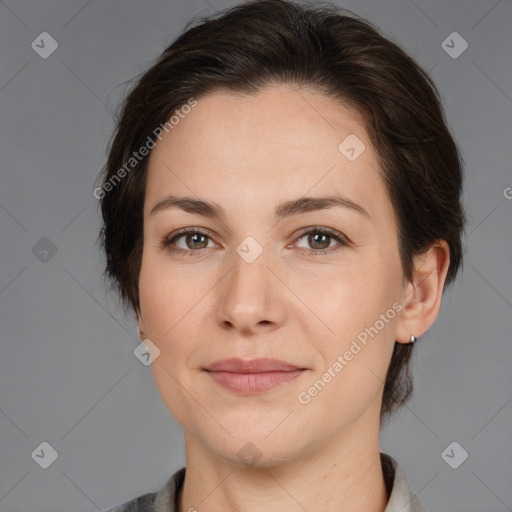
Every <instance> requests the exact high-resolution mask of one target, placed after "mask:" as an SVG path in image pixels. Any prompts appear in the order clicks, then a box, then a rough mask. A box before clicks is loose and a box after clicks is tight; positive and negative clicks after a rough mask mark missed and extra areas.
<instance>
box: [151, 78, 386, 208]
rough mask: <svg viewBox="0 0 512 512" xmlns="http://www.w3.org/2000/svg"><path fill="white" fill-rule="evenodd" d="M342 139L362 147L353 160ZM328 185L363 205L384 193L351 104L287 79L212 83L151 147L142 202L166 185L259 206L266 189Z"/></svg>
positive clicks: (326, 189)
mask: <svg viewBox="0 0 512 512" xmlns="http://www.w3.org/2000/svg"><path fill="white" fill-rule="evenodd" d="M347 138H348V139H347ZM347 140H348V141H349V144H348V146H353V147H354V148H355V151H356V152H357V153H359V152H360V151H361V150H362V148H363V147H364V150H362V152H361V153H360V155H359V156H357V153H356V156H357V158H356V159H355V160H354V159H352V160H351V159H349V158H347V153H344V152H343V151H346V149H347V144H345V143H344V141H347ZM354 142H355V145H354ZM340 143H341V144H342V145H341V150H340ZM363 145H364V146H363ZM348 149H350V147H349V148H348ZM353 153H354V152H352V155H353ZM348 156H351V154H350V153H349V154H348ZM334 189H336V191H339V192H342V193H343V194H344V195H347V196H351V199H353V200H355V201H359V202H361V203H366V204H367V206H368V208H367V209H369V210H371V209H372V204H374V205H375V208H377V207H378V208H381V207H382V204H379V202H382V201H385V200H386V197H385V192H384V187H383V182H382V180H381V178H380V176H379V165H378V161H377V158H376V155H375V152H374V151H373V149H372V147H371V144H370V140H369V138H368V135H367V133H366V130H365V128H364V124H363V120H362V117H361V116H360V114H359V113H358V112H357V111H355V110H353V109H350V108H349V107H348V106H346V105H344V104H343V103H342V102H341V101H338V100H334V99H332V98H328V97H326V96H324V95H323V94H321V93H320V92H318V91H313V90H306V89H303V88H301V89H299V88H297V87H295V86H290V85H279V86H272V87H269V88H267V89H264V90H261V91H260V92H258V93H257V94H254V95H240V94H236V93H233V92H230V91H223V90H218V91H215V92H212V93H209V94H207V95H205V96H203V97H200V98H198V99H197V105H196V106H195V107H193V108H191V109H190V111H189V113H187V114H182V116H181V117H180V121H179V123H177V124H176V125H174V127H173V128H172V130H170V131H169V133H164V135H163V137H162V140H161V141H158V142H157V145H156V147H155V148H154V149H153V150H152V153H151V157H150V163H149V168H148V180H147V190H146V198H147V199H149V200H148V201H146V207H145V209H146V210H148V209H149V208H150V207H151V204H152V203H154V202H155V201H156V200H157V199H158V198H160V197H161V196H163V195H165V194H170V193H173V194H182V195H187V196H191V195H192V196H193V195H197V196H201V198H206V199H211V200H214V201H216V202H219V203H222V202H225V201H228V202H229V201H233V197H234V194H235V195H236V196H237V198H238V199H239V201H240V202H241V203H242V202H243V204H244V205H246V206H247V207H254V208H260V207H261V206H262V204H263V202H265V201H270V200H271V198H272V197H274V198H275V199H276V202H278V201H280V200H286V199H288V198H290V197H297V196H302V195H311V194H315V193H318V194H320V193H330V192H333V191H334ZM365 208H366V206H365ZM370 213H371V212H370Z"/></svg>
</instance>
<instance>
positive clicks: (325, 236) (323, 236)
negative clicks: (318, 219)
mask: <svg viewBox="0 0 512 512" xmlns="http://www.w3.org/2000/svg"><path fill="white" fill-rule="evenodd" d="M318 236H320V237H322V238H324V242H325V238H327V237H328V235H322V234H319V233H317V234H315V235H313V239H314V238H315V237H318ZM316 243H320V244H321V243H322V242H316V241H314V242H313V244H316ZM322 248H324V247H322Z"/></svg>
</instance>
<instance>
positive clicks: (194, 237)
mask: <svg viewBox="0 0 512 512" xmlns="http://www.w3.org/2000/svg"><path fill="white" fill-rule="evenodd" d="M190 237H191V238H192V239H193V242H192V245H197V244H200V243H201V242H197V244H196V241H197V240H196V239H197V238H202V239H204V238H205V236H204V235H201V234H200V233H195V234H193V235H190Z"/></svg>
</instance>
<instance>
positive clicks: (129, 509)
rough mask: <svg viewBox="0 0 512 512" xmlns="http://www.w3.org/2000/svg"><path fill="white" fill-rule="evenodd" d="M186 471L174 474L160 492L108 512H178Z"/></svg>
mask: <svg viewBox="0 0 512 512" xmlns="http://www.w3.org/2000/svg"><path fill="white" fill-rule="evenodd" d="M185 470H186V468H185V467H183V468H181V469H178V471H176V472H175V473H173V474H172V475H171V477H170V478H169V480H167V482H166V484H165V485H164V486H163V487H162V488H161V489H160V490H159V491H157V492H151V493H148V494H143V495H142V496H139V497H137V498H135V499H133V500H131V501H127V502H125V503H123V504H121V505H117V506H116V507H114V508H111V509H109V510H107V511H106V512H176V510H177V496H178V494H179V491H180V489H181V486H182V485H183V481H184V479H185Z"/></svg>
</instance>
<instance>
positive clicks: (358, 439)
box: [178, 423, 389, 512]
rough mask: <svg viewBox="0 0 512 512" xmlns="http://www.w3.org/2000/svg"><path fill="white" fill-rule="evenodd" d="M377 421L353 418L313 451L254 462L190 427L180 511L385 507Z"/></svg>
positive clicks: (326, 511)
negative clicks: (219, 451)
mask: <svg viewBox="0 0 512 512" xmlns="http://www.w3.org/2000/svg"><path fill="white" fill-rule="evenodd" d="M366 425H368V423H366ZM372 427H373V428H372V429H361V428H360V425H355V424H354V425H352V426H351V427H347V429H345V430H344V431H343V432H342V433H336V434H335V435H333V436H332V438H329V439H323V441H322V444H321V445H316V446H315V447H314V450H311V451H310V453H304V452H303V453H301V454H300V456H297V455H295V458H293V459H290V460H287V461H286V462H282V463H279V464H277V463H275V462H273V463H270V462H269V463H267V464H263V465H262V466H261V467H260V465H258V467H252V468H250V467H240V466H239V464H236V463H234V462H229V461H228V460H226V459H224V458H220V457H219V456H217V455H216V454H215V453H214V452H212V451H211V450H210V449H207V448H206V447H205V446H204V444H201V443H200V442H198V440H197V439H194V438H193V437H192V436H191V435H189V434H188V433H186V435H185V444H186V455H187V466H186V467H187V469H186V475H185V481H184V484H183V487H182V489H181V492H180V494H179V497H178V503H179V507H178V511H179V512H188V511H194V510H196V511H198V512H202V511H203V510H208V511H211V512H220V511H222V512H235V511H236V512H248V511H254V510H260V509H261V510H265V512H277V511H279V512H282V511H283V510H300V509H302V510H322V511H323V512H335V511H336V512H340V511H342V512H360V511H361V510H365V511H366V512H384V510H385V508H386V505H387V502H388V500H389V495H388V492H387V489H386V483H385V480H384V476H383V471H382V466H381V460H380V449H379V428H375V427H376V426H375V425H372ZM377 427H378V426H377ZM372 433H373V435H372Z"/></svg>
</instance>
